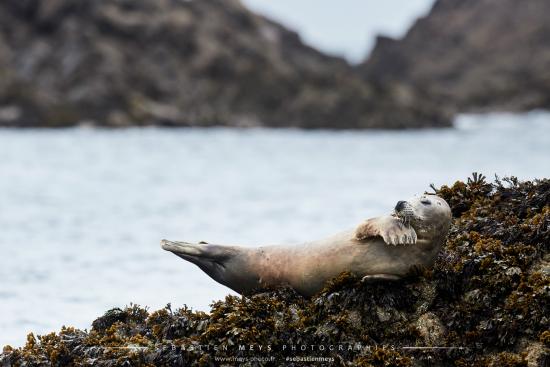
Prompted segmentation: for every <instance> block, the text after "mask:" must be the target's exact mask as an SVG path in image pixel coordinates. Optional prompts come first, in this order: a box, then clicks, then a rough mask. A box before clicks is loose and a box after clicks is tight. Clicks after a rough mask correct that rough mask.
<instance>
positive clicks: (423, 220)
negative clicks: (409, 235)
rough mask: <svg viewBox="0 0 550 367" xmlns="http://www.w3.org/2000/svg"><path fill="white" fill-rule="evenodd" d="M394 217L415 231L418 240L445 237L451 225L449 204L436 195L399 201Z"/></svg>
mask: <svg viewBox="0 0 550 367" xmlns="http://www.w3.org/2000/svg"><path fill="white" fill-rule="evenodd" d="M394 216H396V217H397V218H399V219H401V221H402V222H403V224H405V225H406V226H408V225H410V226H411V227H412V228H414V230H415V231H416V234H417V236H418V239H434V238H436V237H440V236H443V238H444V237H445V236H446V235H447V232H448V231H449V227H450V225H451V208H450V207H449V204H447V202H446V201H445V200H443V199H442V198H440V197H439V196H436V195H422V196H420V197H414V198H412V199H409V200H407V201H399V202H397V205H396V206H395V213H394Z"/></svg>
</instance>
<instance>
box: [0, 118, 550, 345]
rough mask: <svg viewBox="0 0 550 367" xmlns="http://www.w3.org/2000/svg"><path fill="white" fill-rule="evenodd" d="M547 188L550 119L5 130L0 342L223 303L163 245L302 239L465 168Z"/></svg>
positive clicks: (0, 154)
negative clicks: (135, 312)
mask: <svg viewBox="0 0 550 367" xmlns="http://www.w3.org/2000/svg"><path fill="white" fill-rule="evenodd" d="M474 171H476V172H481V173H483V174H485V175H487V176H488V179H489V180H492V179H493V177H494V175H495V174H497V175H499V176H506V175H514V176H517V177H519V178H521V179H531V178H536V177H539V178H542V177H550V114H548V113H543V112H532V113H527V114H520V115H507V114H492V115H484V116H475V115H470V116H461V117H459V118H458V119H457V121H456V128H455V129H443V130H422V131H412V130H406V131H303V130H295V129H284V130H271V129H249V130H242V129H224V128H219V129H194V128H191V129H159V128H131V129H121V130H104V129H91V128H73V129H65V130H15V129H0V346H2V345H4V344H12V345H14V346H21V345H22V344H23V343H24V341H25V336H26V334H27V333H28V332H31V331H33V332H35V334H36V333H38V334H43V333H47V332H50V331H54V330H59V328H60V327H61V326H62V325H67V326H69V325H70V326H76V327H79V328H83V329H84V328H88V329H89V328H90V324H91V322H92V321H93V320H94V319H95V318H96V317H98V316H101V315H102V314H103V312H104V311H106V310H108V309H110V308H113V307H124V306H125V305H129V304H130V303H134V304H139V305H142V306H148V307H150V309H151V310H155V309H159V308H162V307H164V306H165V305H166V304H167V303H171V304H172V307H174V308H177V307H180V306H182V305H184V304H186V305H188V306H189V307H191V308H193V309H197V310H205V311H208V310H209V304H210V303H211V302H212V301H214V300H218V299H221V298H223V297H224V296H225V295H227V294H234V293H232V292H231V291H230V290H229V289H228V288H226V287H224V286H222V285H220V284H218V283H216V282H215V281H213V280H212V279H210V278H209V277H208V276H207V275H206V274H204V273H203V272H202V271H201V270H199V269H198V268H197V267H195V266H194V265H192V264H190V263H187V262H185V261H183V260H181V259H180V258H178V257H176V256H174V255H173V254H171V253H168V252H166V251H163V250H161V248H160V246H159V242H160V240H161V239H163V238H167V239H172V240H186V241H200V240H205V241H208V242H211V243H220V244H242V245H245V246H257V245H261V244H278V243H299V242H301V241H306V240H310V239H316V238H320V237H323V236H327V235H330V234H332V233H334V232H336V231H339V230H342V229H346V228H349V227H352V226H354V225H356V224H357V223H359V222H360V221H362V220H363V219H365V218H369V217H372V216H377V215H381V214H385V213H389V212H391V210H392V208H393V207H394V205H395V203H396V202H397V201H398V200H404V199H407V198H409V197H411V196H413V195H418V194H421V193H423V192H424V191H430V187H429V185H430V184H431V183H433V184H435V185H436V186H439V185H442V184H452V183H453V182H454V181H455V180H459V179H460V180H465V179H466V178H467V177H468V176H470V174H471V173H472V172H474Z"/></svg>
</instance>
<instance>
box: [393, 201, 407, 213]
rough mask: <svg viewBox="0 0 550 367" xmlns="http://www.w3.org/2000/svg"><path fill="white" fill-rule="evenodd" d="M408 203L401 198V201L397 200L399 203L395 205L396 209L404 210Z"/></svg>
mask: <svg viewBox="0 0 550 367" xmlns="http://www.w3.org/2000/svg"><path fill="white" fill-rule="evenodd" d="M406 203H407V202H406V201H402V200H401V201H398V202H397V205H396V206H395V210H396V211H400V210H403V208H405V204H406Z"/></svg>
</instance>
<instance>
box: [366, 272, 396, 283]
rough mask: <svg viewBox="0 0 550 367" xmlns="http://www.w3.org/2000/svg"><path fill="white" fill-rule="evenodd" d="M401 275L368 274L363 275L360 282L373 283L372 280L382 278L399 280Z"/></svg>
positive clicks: (382, 279)
mask: <svg viewBox="0 0 550 367" xmlns="http://www.w3.org/2000/svg"><path fill="white" fill-rule="evenodd" d="M400 279H401V277H400V276H398V275H393V274H370V275H365V276H364V277H363V279H361V282H366V283H373V282H377V281H380V280H381V281H384V280H389V281H395V280H400Z"/></svg>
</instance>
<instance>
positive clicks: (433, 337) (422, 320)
mask: <svg viewBox="0 0 550 367" xmlns="http://www.w3.org/2000/svg"><path fill="white" fill-rule="evenodd" d="M416 328H417V329H418V332H419V333H420V336H421V337H422V339H423V341H424V343H423V344H424V345H425V346H428V347H437V346H439V343H441V341H442V340H444V339H443V337H444V335H445V328H444V327H443V325H442V324H441V321H440V320H439V318H438V317H437V316H436V315H435V314H433V313H432V312H426V313H425V314H423V315H421V316H420V317H419V318H418V320H416Z"/></svg>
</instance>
